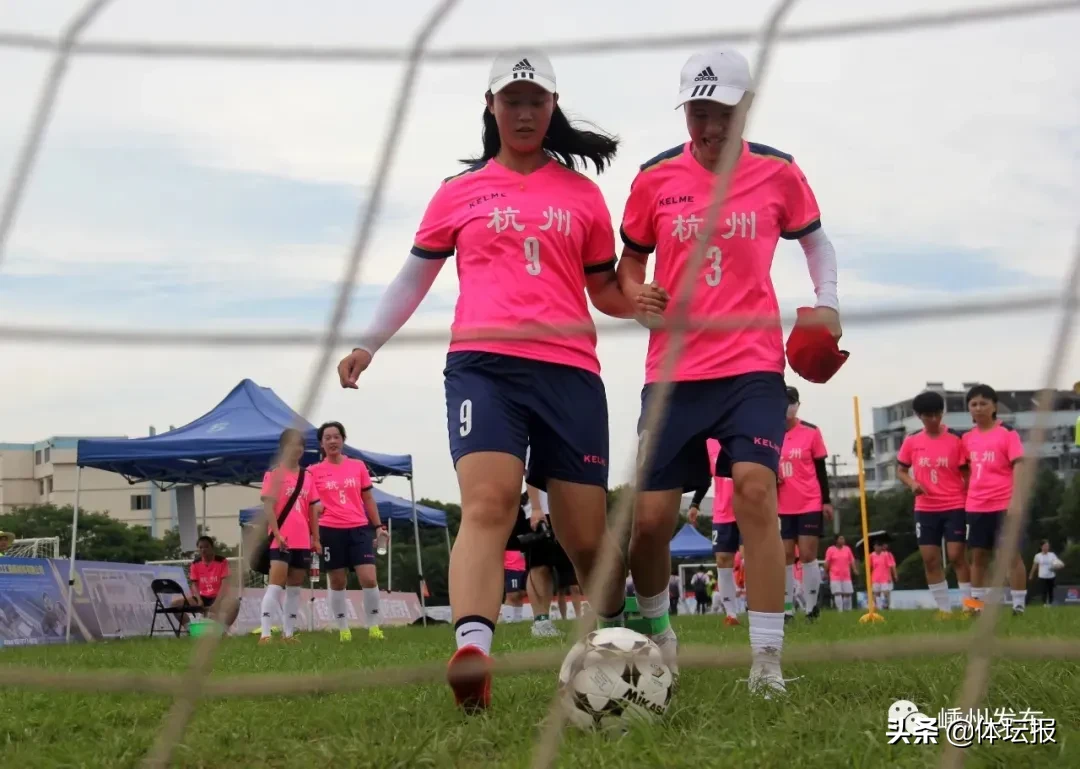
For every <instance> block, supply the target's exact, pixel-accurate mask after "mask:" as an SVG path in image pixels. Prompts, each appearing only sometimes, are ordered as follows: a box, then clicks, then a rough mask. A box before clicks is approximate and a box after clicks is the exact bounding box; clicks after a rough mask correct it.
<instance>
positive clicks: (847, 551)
mask: <svg viewBox="0 0 1080 769" xmlns="http://www.w3.org/2000/svg"><path fill="white" fill-rule="evenodd" d="M854 563H855V554H854V553H853V552H851V548H850V547H848V546H847V545H844V546H843V547H837V546H836V545H830V546H829V549H828V550H826V551H825V568H826V569H828V571H829V581H831V582H847V581H848V580H849V579H851V566H852V564H854Z"/></svg>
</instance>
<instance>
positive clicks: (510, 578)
mask: <svg viewBox="0 0 1080 769" xmlns="http://www.w3.org/2000/svg"><path fill="white" fill-rule="evenodd" d="M503 574H504V576H503V590H504V591H506V592H507V593H519V592H522V591H524V590H525V572H523V571H504V572H503Z"/></svg>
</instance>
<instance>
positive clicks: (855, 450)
mask: <svg viewBox="0 0 1080 769" xmlns="http://www.w3.org/2000/svg"><path fill="white" fill-rule="evenodd" d="M851 454H852V456H856V457H857V456H859V441H857V440H854V441H852V442H851ZM862 457H863V461H864V462H865V461H867V460H870V459H873V458H874V439H873V437H871V436H869V435H864V436H863V437H862Z"/></svg>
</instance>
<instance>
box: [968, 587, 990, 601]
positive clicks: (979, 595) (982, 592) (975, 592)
mask: <svg viewBox="0 0 1080 769" xmlns="http://www.w3.org/2000/svg"><path fill="white" fill-rule="evenodd" d="M971 597H972V598H974V599H975V600H976V601H982V600H984V599H985V598H986V588H985V587H973V588H971Z"/></svg>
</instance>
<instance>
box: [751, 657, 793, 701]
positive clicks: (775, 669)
mask: <svg viewBox="0 0 1080 769" xmlns="http://www.w3.org/2000/svg"><path fill="white" fill-rule="evenodd" d="M746 683H747V685H748V687H749V689H750V693H751V694H755V695H757V696H760V697H762V698H763V699H766V700H771V699H776V698H779V697H786V696H787V685H786V684H785V683H784V675H783V674H782V673H781V672H780V664H779V663H776V662H754V664H753V665H752V666H751V667H750V678H749V679H747V682H746Z"/></svg>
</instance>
